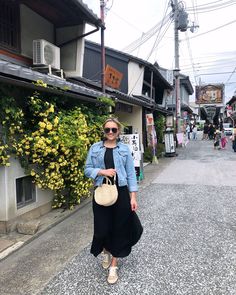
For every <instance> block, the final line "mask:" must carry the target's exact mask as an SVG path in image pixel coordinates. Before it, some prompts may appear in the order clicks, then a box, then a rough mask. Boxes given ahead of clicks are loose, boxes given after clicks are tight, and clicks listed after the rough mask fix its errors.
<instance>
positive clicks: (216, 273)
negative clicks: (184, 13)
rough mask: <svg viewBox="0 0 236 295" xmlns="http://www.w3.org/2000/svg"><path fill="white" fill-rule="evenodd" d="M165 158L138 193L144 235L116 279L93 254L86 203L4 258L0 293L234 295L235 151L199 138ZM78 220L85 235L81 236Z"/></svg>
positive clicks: (122, 262) (88, 211)
mask: <svg viewBox="0 0 236 295" xmlns="http://www.w3.org/2000/svg"><path fill="white" fill-rule="evenodd" d="M166 161H167V162H166V163H168V165H164V166H163V167H162V168H163V169H161V170H159V172H158V173H156V174H155V171H153V173H151V174H152V175H155V177H154V178H153V179H152V181H151V183H150V184H149V185H146V186H144V188H143V189H142V190H141V191H140V193H139V197H138V200H139V211H138V214H139V217H140V219H141V221H142V224H143V227H144V233H143V236H142V238H141V240H140V241H139V243H138V244H137V245H135V247H134V248H133V251H132V253H131V255H130V256H128V257H127V258H124V259H121V260H120V261H119V281H118V283H117V284H115V285H113V286H111V285H109V284H108V283H107V282H106V276H107V272H106V271H104V270H103V269H102V267H101V258H100V257H99V258H94V257H93V256H92V255H91V254H90V253H89V250H90V238H91V233H92V226H91V217H92V215H91V207H90V206H86V207H84V209H83V210H81V213H80V215H78V216H72V217H71V218H68V219H67V220H65V221H63V222H62V223H61V224H59V225H57V226H56V227H55V228H53V229H51V230H50V231H48V233H45V234H43V235H42V236H41V237H39V238H37V239H36V240H34V241H33V242H32V243H30V245H26V246H25V247H23V248H22V249H21V250H19V251H17V252H16V253H14V254H12V255H11V256H10V257H9V258H7V259H6V260H4V261H2V262H0V294H1V295H16V294H17V295H32V294H37V295H50V294H55V295H56V294H57V295H62V294H63V295H66V294H68V295H74V294H75V295H77V294H78V295H83V294H86V295H95V294H97V295H100V294H101V295H105V294H110V295H113V294H117V295H119V294H122V295H123V294H135V295H136V294H150V295H151V294H155V295H159V294H160V295H164V294H168V295H172V294H173V295H177V294H187V295H190V294H191V295H211V294H212V295H230V294H236V181H235V179H236V165H235V164H236V153H234V152H233V151H232V149H231V146H230V143H229V144H228V147H227V149H226V150H214V149H213V143H212V142H210V141H201V140H198V141H191V142H189V144H188V145H187V147H186V148H181V149H178V157H175V158H171V159H170V160H169V159H167V160H166ZM158 165H159V164H158ZM158 165H157V166H156V168H155V166H153V165H150V167H154V168H155V169H156V170H158V169H159V168H158ZM147 171H148V170H147ZM151 174H150V175H148V177H151ZM146 177H147V176H146ZM82 212H83V213H82ZM79 216H80V217H79ZM79 218H81V219H80V223H81V228H82V227H83V228H84V229H83V231H84V233H83V235H79V234H78V233H77V234H76V232H77V231H76V229H77V230H78V231H79V230H81V229H80V226H79V225H78V223H76V220H78V219H79ZM89 222H90V223H89ZM81 238H82V239H83V241H82V242H80V247H77V244H76V243H79V241H80V240H81ZM59 240H60V243H59V242H58V241H59ZM53 241H54V242H53ZM55 243H57V244H56V245H55ZM50 247H51V248H53V251H52V249H50ZM68 248H70V255H68V256H66V254H65V252H66V251H68ZM76 248H77V249H76ZM78 249H79V250H78ZM38 252H39V253H38ZM29 253H30V255H29ZM48 253H49V254H50V255H51V258H50V259H48V258H47V257H48V256H49V257H50V255H48ZM54 253H56V254H54ZM53 255H55V258H57V260H56V261H55V259H53V258H52V256H53ZM56 255H57V257H56ZM34 256H35V259H34ZM40 257H41V260H40V262H39V258H40ZM65 257H67V258H65ZM27 259H28V264H27ZM37 264H38V266H39V268H40V269H41V271H40V272H39V271H38V272H37V271H36V270H37ZM54 264H55V265H54ZM27 267H28V268H27ZM48 268H50V269H51V271H50V275H49V273H47V271H48ZM53 268H54V271H52V269H53ZM16 270H18V272H20V273H21V276H18V280H19V281H18V282H17V280H15V282H14V275H15V276H17V272H16ZM26 273H29V276H30V274H31V276H33V280H32V278H31V279H30V278H29V276H28V277H27V276H26ZM2 275H3V277H4V278H5V279H4V280H2V281H1V277H2ZM40 275H41V277H40ZM20 277H22V280H23V282H20ZM27 279H28V280H30V282H31V284H29V283H28V281H27ZM27 283H28V286H27ZM25 286H27V288H26V287H25Z"/></svg>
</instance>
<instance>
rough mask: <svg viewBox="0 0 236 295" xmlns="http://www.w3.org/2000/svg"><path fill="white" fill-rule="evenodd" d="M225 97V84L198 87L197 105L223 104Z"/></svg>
mask: <svg viewBox="0 0 236 295" xmlns="http://www.w3.org/2000/svg"><path fill="white" fill-rule="evenodd" d="M223 96H224V85H223V84H217V85H205V86H196V104H216V103H220V104H221V103H223Z"/></svg>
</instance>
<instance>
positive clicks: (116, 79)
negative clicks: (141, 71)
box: [105, 65, 123, 89]
mask: <svg viewBox="0 0 236 295" xmlns="http://www.w3.org/2000/svg"><path fill="white" fill-rule="evenodd" d="M122 78H123V74H122V73H121V72H119V71H117V70H116V69H114V68H113V67H111V66H110V65H107V66H106V70H105V84H106V85H107V86H110V87H112V88H114V89H119V88H120V84H121V81H122Z"/></svg>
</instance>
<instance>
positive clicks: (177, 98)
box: [173, 0, 181, 133]
mask: <svg viewBox="0 0 236 295" xmlns="http://www.w3.org/2000/svg"><path fill="white" fill-rule="evenodd" d="M173 8H174V40H175V68H174V77H175V117H176V119H175V124H176V125H175V126H176V133H178V132H179V131H180V130H179V119H180V115H181V102H180V81H179V72H180V69H179V31H178V25H179V24H178V15H179V9H178V0H174V7H173Z"/></svg>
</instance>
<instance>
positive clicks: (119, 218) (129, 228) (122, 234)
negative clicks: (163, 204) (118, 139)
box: [91, 148, 143, 257]
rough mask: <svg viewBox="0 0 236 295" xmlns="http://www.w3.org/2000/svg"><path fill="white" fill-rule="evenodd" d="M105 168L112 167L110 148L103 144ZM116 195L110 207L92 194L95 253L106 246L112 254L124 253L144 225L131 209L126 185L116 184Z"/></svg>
mask: <svg viewBox="0 0 236 295" xmlns="http://www.w3.org/2000/svg"><path fill="white" fill-rule="evenodd" d="M104 162H105V167H106V169H109V168H114V160H113V148H106V152H105V156H104ZM117 178H118V177H116V185H117V189H118V199H117V201H116V203H115V204H114V205H112V206H109V207H104V206H101V205H98V204H97V203H96V202H95V201H94V198H93V214H94V236H93V241H92V246H91V253H92V254H93V255H94V256H95V257H96V256H98V255H99V254H100V253H101V252H102V251H103V248H105V249H106V250H107V251H108V252H110V253H111V254H112V256H114V257H126V256H128V255H129V254H130V252H131V247H132V246H133V245H135V244H136V243H137V242H138V240H139V239H140V237H141V235H142V232H143V228H142V225H141V223H140V220H139V218H138V216H137V214H136V213H135V212H134V211H132V210H131V205H130V195H129V191H128V187H127V186H120V187H119V186H118V179H117Z"/></svg>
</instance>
